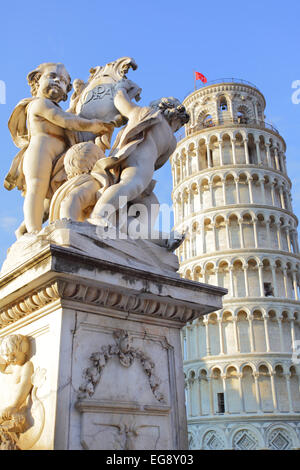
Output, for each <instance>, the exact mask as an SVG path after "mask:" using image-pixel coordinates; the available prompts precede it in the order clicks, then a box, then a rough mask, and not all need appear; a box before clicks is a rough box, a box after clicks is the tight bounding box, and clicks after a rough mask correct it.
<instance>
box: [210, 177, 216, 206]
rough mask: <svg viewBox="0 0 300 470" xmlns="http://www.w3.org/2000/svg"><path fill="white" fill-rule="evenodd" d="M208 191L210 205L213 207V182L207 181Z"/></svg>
mask: <svg viewBox="0 0 300 470" xmlns="http://www.w3.org/2000/svg"><path fill="white" fill-rule="evenodd" d="M208 187H209V193H210V206H211V207H214V206H215V205H214V194H213V184H212V183H211V182H210V183H208Z"/></svg>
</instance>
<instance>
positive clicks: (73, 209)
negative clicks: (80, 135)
mask: <svg viewBox="0 0 300 470" xmlns="http://www.w3.org/2000/svg"><path fill="white" fill-rule="evenodd" d="M104 157H105V155H104V152H103V150H102V149H101V148H100V147H99V146H98V145H96V144H94V143H93V142H82V143H79V144H75V145H73V147H71V148H70V149H69V150H68V151H67V153H66V155H65V158H64V166H65V171H66V174H67V177H68V181H66V182H65V183H64V184H63V185H62V186H60V188H58V189H57V191H56V192H55V193H54V196H53V198H52V201H51V206H50V213H49V222H54V221H55V220H57V219H63V218H66V219H71V220H74V221H79V222H83V221H84V220H85V219H86V218H87V217H88V216H89V215H90V213H91V211H92V209H93V207H94V206H95V204H96V202H97V200H98V198H99V197H100V195H101V192H100V190H102V191H103V190H104V189H105V188H106V187H107V186H108V185H109V184H110V178H109V175H108V174H107V173H106V172H105V171H104V170H102V169H101V168H100V170H99V171H98V168H97V166H98V162H99V161H100V159H102V158H104Z"/></svg>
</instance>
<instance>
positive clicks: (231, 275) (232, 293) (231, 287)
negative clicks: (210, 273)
mask: <svg viewBox="0 0 300 470" xmlns="http://www.w3.org/2000/svg"><path fill="white" fill-rule="evenodd" d="M228 270H229V278H230V290H231V297H235V289H234V282H233V266H229V267H228Z"/></svg>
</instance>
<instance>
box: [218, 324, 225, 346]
mask: <svg viewBox="0 0 300 470" xmlns="http://www.w3.org/2000/svg"><path fill="white" fill-rule="evenodd" d="M218 324H219V338H220V354H221V355H223V354H224V334H223V323H222V318H219V319H218Z"/></svg>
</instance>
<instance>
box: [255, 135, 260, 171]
mask: <svg viewBox="0 0 300 470" xmlns="http://www.w3.org/2000/svg"><path fill="white" fill-rule="evenodd" d="M255 145H256V155H257V163H258V165H261V164H262V161H261V154H260V146H259V140H255Z"/></svg>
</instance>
